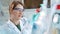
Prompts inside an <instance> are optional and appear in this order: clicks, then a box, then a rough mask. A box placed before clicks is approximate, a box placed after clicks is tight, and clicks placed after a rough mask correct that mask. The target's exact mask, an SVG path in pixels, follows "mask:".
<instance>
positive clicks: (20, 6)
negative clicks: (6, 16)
mask: <svg viewBox="0 0 60 34" xmlns="http://www.w3.org/2000/svg"><path fill="white" fill-rule="evenodd" d="M16 8H21V9H24V8H23V6H22V5H21V4H18V5H17V6H16Z"/></svg>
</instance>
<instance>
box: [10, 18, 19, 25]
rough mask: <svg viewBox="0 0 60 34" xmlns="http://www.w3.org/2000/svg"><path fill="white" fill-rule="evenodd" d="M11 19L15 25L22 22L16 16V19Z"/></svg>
mask: <svg viewBox="0 0 60 34" xmlns="http://www.w3.org/2000/svg"><path fill="white" fill-rule="evenodd" d="M10 21H11V22H12V23H14V24H15V25H18V24H19V23H20V21H19V20H16V19H15V18H14V19H13V18H11V19H10Z"/></svg>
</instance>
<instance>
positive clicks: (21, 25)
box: [20, 20, 24, 30]
mask: <svg viewBox="0 0 60 34" xmlns="http://www.w3.org/2000/svg"><path fill="white" fill-rule="evenodd" d="M20 27H21V30H23V28H24V27H23V21H22V20H20Z"/></svg>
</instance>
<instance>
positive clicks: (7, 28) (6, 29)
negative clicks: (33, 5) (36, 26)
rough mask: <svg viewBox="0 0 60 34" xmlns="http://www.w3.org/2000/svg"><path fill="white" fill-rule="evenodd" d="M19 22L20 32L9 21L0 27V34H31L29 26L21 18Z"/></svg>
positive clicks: (24, 19) (25, 20)
mask: <svg viewBox="0 0 60 34" xmlns="http://www.w3.org/2000/svg"><path fill="white" fill-rule="evenodd" d="M19 21H20V27H21V31H20V30H19V29H18V28H17V27H16V26H15V25H14V24H13V23H12V22H11V21H10V20H9V21H8V22H7V23H6V24H5V25H3V26H1V27H0V34H31V29H32V28H31V25H30V24H29V23H28V21H27V19H26V18H25V17H23V18H22V19H21V20H19Z"/></svg>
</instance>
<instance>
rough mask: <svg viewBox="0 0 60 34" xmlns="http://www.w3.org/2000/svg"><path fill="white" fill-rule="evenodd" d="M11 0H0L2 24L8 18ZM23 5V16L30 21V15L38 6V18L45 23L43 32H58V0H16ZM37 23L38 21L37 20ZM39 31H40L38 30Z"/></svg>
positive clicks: (59, 12)
mask: <svg viewBox="0 0 60 34" xmlns="http://www.w3.org/2000/svg"><path fill="white" fill-rule="evenodd" d="M12 1H13V0H0V24H1V25H2V24H4V23H5V22H7V21H8V20H9V4H10V3H11V2H12ZM18 1H21V2H22V3H23V4H24V5H25V11H24V16H25V17H26V18H28V20H30V21H31V23H32V21H33V20H32V19H33V18H32V17H33V15H34V14H36V12H35V11H36V8H38V6H39V8H40V12H39V14H38V15H39V16H38V18H37V20H38V19H39V17H40V18H42V20H41V19H40V23H41V21H42V22H43V23H44V25H46V24H47V25H46V27H45V26H44V27H43V28H45V31H46V32H48V33H45V34H60V27H59V26H60V0H18ZM37 24H38V25H39V23H38V22H37ZM40 32H41V31H40Z"/></svg>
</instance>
